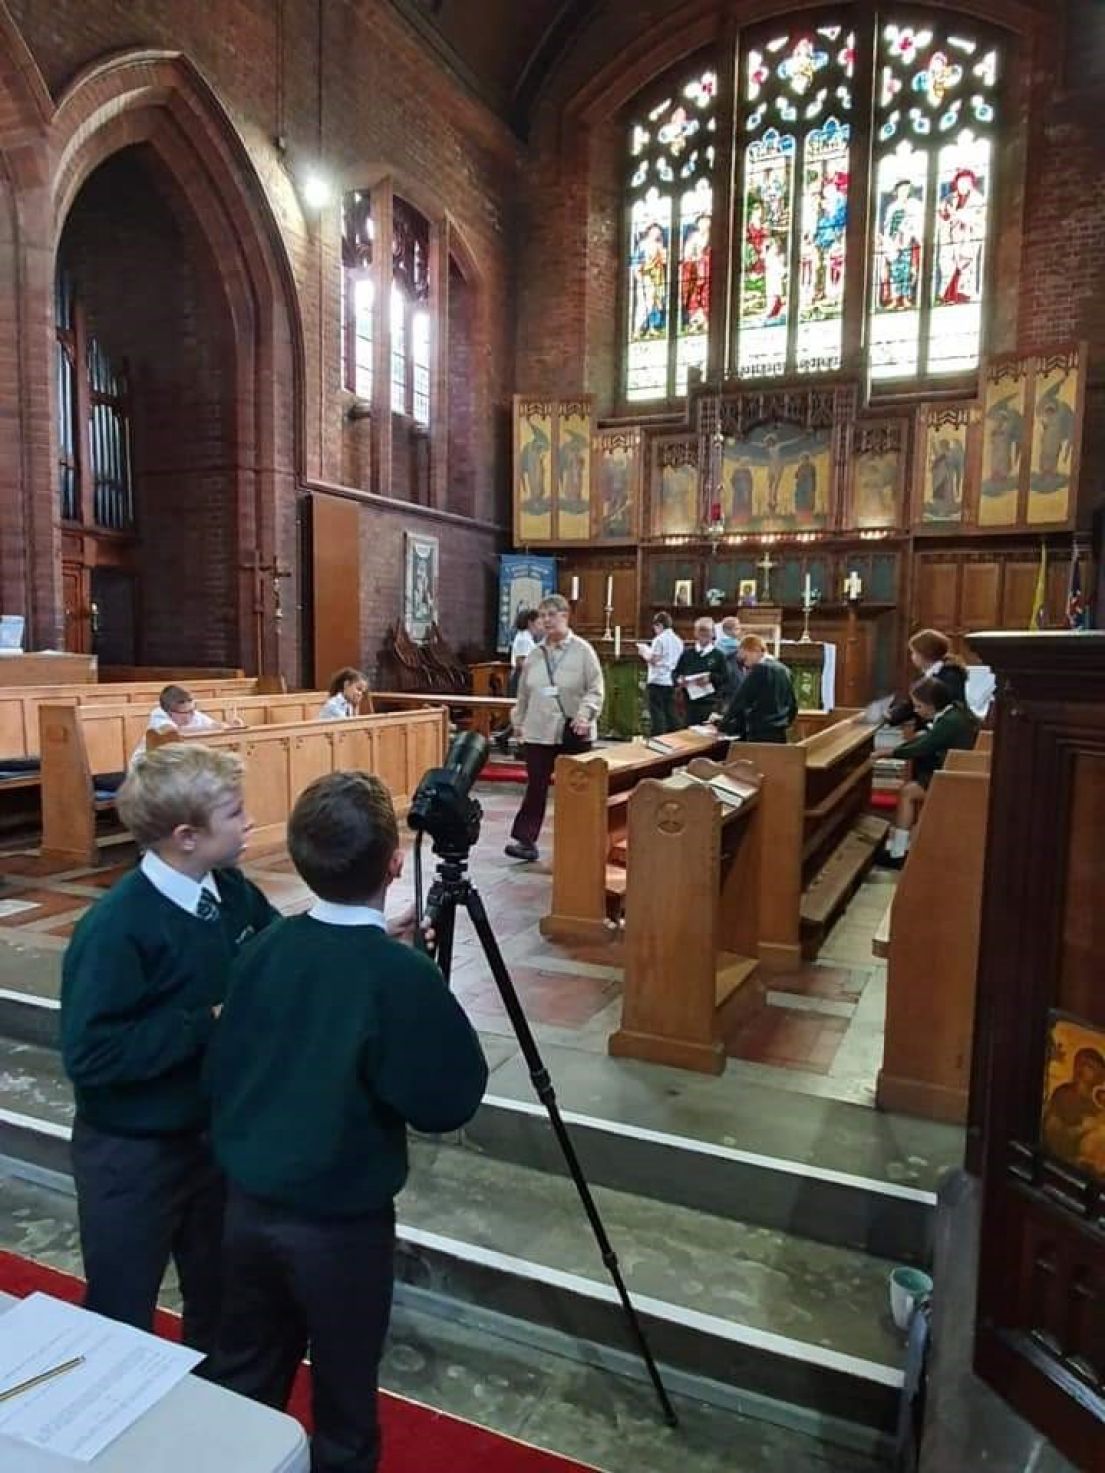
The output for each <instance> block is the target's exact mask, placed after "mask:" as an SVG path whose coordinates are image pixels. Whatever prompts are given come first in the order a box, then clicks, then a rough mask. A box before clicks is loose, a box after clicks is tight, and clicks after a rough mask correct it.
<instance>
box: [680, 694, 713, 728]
mask: <svg viewBox="0 0 1105 1473" xmlns="http://www.w3.org/2000/svg"><path fill="white" fill-rule="evenodd" d="M716 710H717V702H716V701H715V700H714V697H713V696H706V697H705V698H704V699H703V700H701V701H688V702H687V719H686V725H687V726H705V725H706V723H707V721H709V719H710V717H711V716H712V715H713V714H714V712H715V711H716Z"/></svg>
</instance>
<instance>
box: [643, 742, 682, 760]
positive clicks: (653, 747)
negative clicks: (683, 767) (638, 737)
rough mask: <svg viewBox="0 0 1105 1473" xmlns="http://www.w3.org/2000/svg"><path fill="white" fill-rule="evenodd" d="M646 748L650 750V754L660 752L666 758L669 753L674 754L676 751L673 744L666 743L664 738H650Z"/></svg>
mask: <svg viewBox="0 0 1105 1473" xmlns="http://www.w3.org/2000/svg"><path fill="white" fill-rule="evenodd" d="M645 746H646V747H647V748H648V749H649V751H650V752H660V753H662V754H663V756H665V757H666V756H667V755H668V753H669V752H673V751H674V750H675V748H674V747H673V746H672V744H671V742H666V741H665V740H664V738H663V737H649V739H648V741H647V742H646V743H645Z"/></svg>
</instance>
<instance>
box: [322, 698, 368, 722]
mask: <svg viewBox="0 0 1105 1473" xmlns="http://www.w3.org/2000/svg"><path fill="white" fill-rule="evenodd" d="M357 715H359V712H358V710H357V708H356V706H354V705H353V704H352V703H351V702H350V701H347V700H346V698H345V696H343V695H342V693H341V691H338V693H337V695H336V696H331V697H330V699H329V700H328V701H327V702H326V704H325V706H323V707H322V708H321V710H320V711H319V713H318V719H319V721H345V720H347V719H348V718H350V717H352V716H357Z"/></svg>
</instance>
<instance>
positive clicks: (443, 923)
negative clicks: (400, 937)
mask: <svg viewBox="0 0 1105 1473" xmlns="http://www.w3.org/2000/svg"><path fill="white" fill-rule="evenodd" d="M425 919H426V920H427V921H428V922H429V924H430V927H431V929H432V930H433V933H434V946H433V956H434V961H436V962H437V964H438V966H439V967H440V968H441V972H442V975H443V976H444V978H445V980H446V982H448V980H449V978H450V977H451V976H452V972H453V936H454V934H455V932H456V919H457V906H456V901H455V900H454V899H453V898H452V896H451V895H449V894H448V893H447V892H446V890H445V887H444V886H443V885H442V883H441V881H440V880H435V881H434V883H433V884H432V885H431V886H430V893H429V895H427V897H426V912H425Z"/></svg>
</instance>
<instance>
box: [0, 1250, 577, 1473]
mask: <svg viewBox="0 0 1105 1473" xmlns="http://www.w3.org/2000/svg"><path fill="white" fill-rule="evenodd" d="M36 1290H39V1291H41V1292H42V1293H44V1294H52V1295H53V1296H54V1297H55V1298H56V1299H65V1300H68V1301H69V1302H71V1303H74V1304H76V1303H79V1302H80V1299H81V1296H82V1295H83V1293H84V1283H83V1282H82V1280H80V1279H77V1278H74V1277H73V1276H72V1275H71V1274H63V1273H60V1272H59V1271H58V1270H57V1269H54V1268H47V1267H46V1265H45V1264H41V1263H35V1262H34V1260H33V1259H30V1258H20V1257H18V1256H17V1255H16V1254H14V1253H3V1252H0V1291H2V1292H3V1293H5V1294H12V1295H14V1296H15V1297H16V1298H17V1299H22V1298H23V1297H24V1295H26V1294H31V1293H34V1292H35V1291H36ZM157 1333H158V1334H159V1335H164V1336H165V1337H166V1339H168V1340H177V1339H179V1337H180V1321H179V1320H178V1319H177V1316H176V1315H174V1314H169V1313H168V1312H167V1311H165V1310H159V1311H158V1314H157ZM310 1376H311V1373H310V1371H309V1369H308V1368H307V1367H306V1366H304V1367H303V1368H302V1369H301V1370H300V1372H299V1375H298V1376H297V1377H296V1382H295V1389H294V1390H293V1392H292V1400H291V1404H290V1406H289V1407H288V1410H289V1412H291V1414H292V1415H293V1416H294V1417H296V1418H298V1420H299V1421H300V1422H302V1423H303V1425H304V1426H305V1427H306V1428H307V1430H308V1431H310V1428H311V1414H310V1403H311V1380H310ZM380 1420H381V1422H382V1423H383V1430H384V1459H383V1462H382V1463H381V1465H380V1473H594V1470H592V1469H588V1468H587V1467H586V1466H585V1465H584V1464H583V1463H573V1462H571V1461H570V1459H568V1458H560V1457H557V1456H556V1455H555V1454H553V1453H547V1452H543V1451H542V1450H541V1449H540V1448H537V1447H531V1446H530V1445H529V1443H525V1442H515V1441H513V1440H512V1439H511V1438H509V1437H501V1436H500V1435H499V1434H498V1433H497V1432H489V1431H488V1430H487V1428H486V1427H478V1426H476V1424H475V1423H474V1422H464V1421H461V1419H460V1418H459V1417H450V1416H448V1415H446V1413H444V1412H438V1411H435V1410H434V1409H433V1407H424V1406H420V1405H419V1404H418V1403H417V1402H414V1401H407V1400H406V1399H405V1398H404V1397H402V1396H392V1395H391V1394H390V1393H388V1392H386V1391H385V1392H383V1393H382V1394H381V1396H380Z"/></svg>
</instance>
